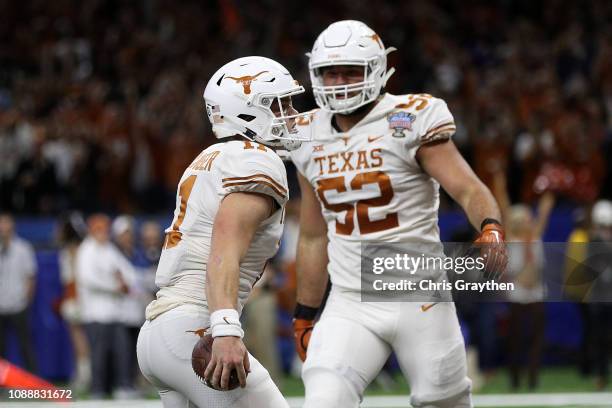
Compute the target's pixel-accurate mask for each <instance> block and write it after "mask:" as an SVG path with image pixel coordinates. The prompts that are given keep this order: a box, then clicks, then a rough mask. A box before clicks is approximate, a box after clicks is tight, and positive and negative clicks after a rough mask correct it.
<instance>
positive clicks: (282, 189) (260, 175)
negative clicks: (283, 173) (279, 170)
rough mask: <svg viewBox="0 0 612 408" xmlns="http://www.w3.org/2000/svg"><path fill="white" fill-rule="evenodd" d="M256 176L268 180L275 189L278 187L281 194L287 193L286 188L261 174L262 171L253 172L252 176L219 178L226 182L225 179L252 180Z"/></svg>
mask: <svg viewBox="0 0 612 408" xmlns="http://www.w3.org/2000/svg"><path fill="white" fill-rule="evenodd" d="M256 178H263V179H266V180H268V181H269V182H270V183H272V184H273V185H274V186H275V187H276V188H277V189H279V190H280V191H282V192H283V194H281V195H285V194H287V190H286V189H285V188H284V187H283V186H281V185H280V184H278V183H277V182H276V181H275V180H274V179H273V178H272V177H270V176H268V175H266V174H263V173H258V174H253V175H252V176H245V177H226V178H224V179H223V180H221V181H222V182H224V183H225V182H226V181H241V180H252V179H256Z"/></svg>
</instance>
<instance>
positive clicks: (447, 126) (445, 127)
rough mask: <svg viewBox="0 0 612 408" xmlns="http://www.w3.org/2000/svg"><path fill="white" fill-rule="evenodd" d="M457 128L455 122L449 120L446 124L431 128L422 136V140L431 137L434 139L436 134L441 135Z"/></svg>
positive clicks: (424, 140)
mask: <svg viewBox="0 0 612 408" xmlns="http://www.w3.org/2000/svg"><path fill="white" fill-rule="evenodd" d="M456 130H457V128H456V127H455V124H454V123H453V122H449V123H446V124H444V125H441V126H437V127H435V128H434V129H431V130H430V131H429V132H427V133H425V134H424V135H423V136H421V141H422V142H426V141H428V140H430V139H433V138H434V137H435V136H437V135H439V134H440V133H445V132H451V131H452V132H454V131H456Z"/></svg>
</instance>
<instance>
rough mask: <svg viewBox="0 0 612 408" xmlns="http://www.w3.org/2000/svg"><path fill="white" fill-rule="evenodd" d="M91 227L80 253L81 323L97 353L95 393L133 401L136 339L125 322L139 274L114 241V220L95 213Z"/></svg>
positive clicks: (94, 360)
mask: <svg viewBox="0 0 612 408" xmlns="http://www.w3.org/2000/svg"><path fill="white" fill-rule="evenodd" d="M88 228H89V234H88V235H87V237H86V238H85V240H84V241H83V242H82V243H81V245H80V246H79V249H78V252H77V270H76V271H77V284H78V288H77V290H78V298H79V304H80V307H81V321H82V322H83V324H84V326H85V331H86V333H87V337H88V339H89V349H90V352H91V369H92V383H91V395H92V398H101V397H103V396H104V395H105V394H107V393H108V392H111V391H112V392H113V395H114V396H115V397H116V398H127V397H132V396H134V391H133V383H132V377H131V375H130V373H131V372H132V367H131V359H130V352H131V350H130V341H129V335H128V332H127V330H126V328H125V326H124V325H123V323H122V321H121V320H122V316H123V314H124V310H123V305H124V303H123V302H124V299H125V296H126V295H127V294H128V293H129V292H130V285H131V284H132V283H133V282H134V270H133V268H132V266H131V265H130V262H129V261H128V260H127V259H126V258H125V257H124V256H123V255H122V254H121V253H120V252H119V250H117V248H116V247H115V246H114V245H113V244H112V243H111V242H110V220H109V219H108V217H106V216H105V215H100V214H97V215H92V216H91V217H90V218H89V219H88ZM111 368H112V373H111V372H110V369H111Z"/></svg>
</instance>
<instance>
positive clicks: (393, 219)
mask: <svg viewBox="0 0 612 408" xmlns="http://www.w3.org/2000/svg"><path fill="white" fill-rule="evenodd" d="M317 184H318V187H317V195H318V196H319V199H320V200H321V202H322V203H323V205H324V206H325V208H327V209H328V210H330V211H334V212H342V211H346V215H345V216H344V222H340V221H338V220H336V233H337V234H341V235H351V234H352V232H353V230H354V229H355V216H354V214H355V212H356V213H357V223H358V225H359V231H360V232H361V233H362V234H370V233H373V232H379V231H384V230H387V229H389V228H395V227H397V226H399V221H398V217H397V213H396V212H394V213H389V214H387V215H386V216H385V218H383V219H381V220H376V221H372V220H370V217H369V215H368V209H369V208H370V207H379V206H383V205H387V204H389V203H390V202H391V199H392V198H393V187H391V179H390V178H389V176H388V175H387V174H386V173H385V172H383V171H370V172H367V173H359V174H357V175H356V176H355V177H353V179H352V180H351V181H350V183H349V186H350V189H351V190H361V188H362V187H363V186H364V185H365V184H378V187H379V188H380V195H379V196H378V197H373V198H367V199H363V200H359V201H357V202H355V203H354V204H349V203H339V204H330V203H329V202H328V201H327V199H326V198H325V192H326V191H328V190H333V191H337V192H338V193H344V192H346V191H347V188H346V183H345V179H344V176H340V177H332V178H328V179H323V180H318V181H317Z"/></svg>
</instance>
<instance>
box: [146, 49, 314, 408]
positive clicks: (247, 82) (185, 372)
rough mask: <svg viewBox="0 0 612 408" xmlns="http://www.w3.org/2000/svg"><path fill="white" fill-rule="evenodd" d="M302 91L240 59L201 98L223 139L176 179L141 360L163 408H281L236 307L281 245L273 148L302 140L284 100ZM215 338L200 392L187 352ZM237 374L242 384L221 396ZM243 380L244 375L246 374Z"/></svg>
mask: <svg viewBox="0 0 612 408" xmlns="http://www.w3.org/2000/svg"><path fill="white" fill-rule="evenodd" d="M303 92H304V88H303V87H302V86H300V85H299V84H298V83H297V81H295V80H294V79H293V78H292V76H291V75H290V74H289V72H288V71H287V70H286V69H285V68H284V67H283V66H282V65H280V64H279V63H277V62H275V61H273V60H270V59H268V58H263V57H245V58H240V59H237V60H234V61H232V62H230V63H228V64H226V65H224V66H223V67H221V68H220V69H219V70H218V71H217V72H216V73H215V74H214V75H213V76H212V78H211V79H210V81H209V82H208V85H207V86H206V89H205V91H204V101H205V104H206V112H207V114H208V119H209V120H210V122H211V124H212V128H213V132H214V134H215V136H216V137H217V138H219V139H221V140H220V143H217V144H214V145H212V146H210V147H209V148H207V149H206V150H204V151H203V152H202V153H200V155H199V156H198V157H197V158H195V160H194V161H193V162H192V163H191V165H189V167H188V168H187V169H186V170H185V172H184V173H183V176H182V177H181V180H180V182H179V185H178V190H177V195H176V209H175V211H174V219H173V221H172V225H171V226H170V227H169V228H168V229H167V230H166V237H165V241H164V247H163V251H162V255H161V259H160V262H159V266H158V268H157V274H156V284H157V286H158V287H159V288H160V290H159V292H158V293H157V298H156V300H154V301H153V302H152V303H151V304H149V306H148V307H147V310H146V319H147V320H146V322H145V323H144V325H143V327H142V329H141V331H140V335H139V338H138V346H137V351H138V362H139V365H140V368H141V370H142V372H143V374H144V375H145V377H146V378H147V379H148V380H149V381H150V382H151V383H152V384H154V385H155V386H156V387H157V388H158V390H159V394H160V396H161V399H162V402H163V404H164V407H167V408H168V407H171V408H174V407H176V408H179V407H180V408H185V407H188V406H189V407H192V406H196V407H202V408H203V407H219V408H221V407H228V408H229V407H245V408H246V407H251V408H256V407H264V406H265V407H287V406H288V405H287V402H286V401H285V399H284V398H283V396H282V395H281V393H280V391H279V390H278V388H277V387H276V385H275V384H274V383H273V382H272V379H271V378H270V375H269V374H268V372H267V371H266V369H265V368H264V367H263V366H262V365H261V364H260V363H259V362H258V361H257V360H256V359H254V358H253V357H252V356H251V355H250V354H248V352H247V350H246V349H245V347H244V344H243V342H242V337H243V331H242V328H241V325H240V320H239V317H240V312H241V310H242V307H243V305H244V303H245V302H246V300H247V297H248V296H249V293H250V291H251V288H252V287H253V285H254V284H255V282H256V281H257V280H258V279H259V277H260V276H261V274H262V272H263V270H264V267H265V264H266V262H267V260H268V259H269V258H271V257H272V256H274V254H275V253H276V251H277V249H278V244H279V239H280V236H281V232H282V229H283V215H284V206H285V203H286V202H287V199H288V187H287V175H286V172H285V167H284V165H283V163H282V160H281V159H280V158H279V156H278V155H277V154H276V152H275V149H276V148H282V149H283V150H291V149H295V148H296V147H299V145H300V144H301V142H302V141H301V140H300V136H299V134H298V132H297V129H296V127H295V121H296V120H297V119H299V118H300V117H301V115H300V114H297V112H295V110H294V109H293V107H292V105H291V97H292V96H293V95H296V94H300V93H303ZM208 328H209V329H210V331H211V333H212V337H213V338H214V341H213V346H212V357H211V362H210V364H209V365H208V367H207V379H208V381H209V383H210V384H212V386H214V387H215V388H217V389H224V390H226V391H216V390H214V389H212V388H209V387H206V386H204V385H203V384H202V382H200V380H199V379H198V377H197V376H196V374H195V373H194V372H193V369H192V365H191V354H192V350H193V348H194V345H195V344H196V343H197V342H198V340H199V338H200V336H201V335H202V334H203V332H204V331H205V330H206V329H208ZM232 370H236V371H237V375H238V378H239V380H240V385H241V387H239V388H236V389H235V390H231V391H227V388H228V381H229V377H230V373H231V372H232ZM247 374H248V379H247V378H246V377H247Z"/></svg>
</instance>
